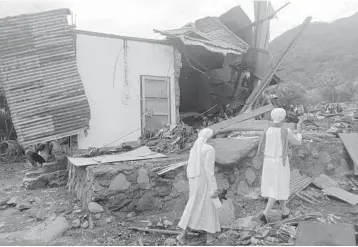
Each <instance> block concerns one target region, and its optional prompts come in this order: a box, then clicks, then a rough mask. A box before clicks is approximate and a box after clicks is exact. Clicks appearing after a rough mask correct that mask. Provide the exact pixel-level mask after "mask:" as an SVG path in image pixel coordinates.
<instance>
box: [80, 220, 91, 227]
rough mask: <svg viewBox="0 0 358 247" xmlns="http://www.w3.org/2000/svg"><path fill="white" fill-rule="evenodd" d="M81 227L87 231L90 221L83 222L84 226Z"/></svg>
mask: <svg viewBox="0 0 358 247" xmlns="http://www.w3.org/2000/svg"><path fill="white" fill-rule="evenodd" d="M81 227H82V228H83V229H87V228H88V227H89V223H88V221H87V220H86V221H85V222H83V223H82V225H81Z"/></svg>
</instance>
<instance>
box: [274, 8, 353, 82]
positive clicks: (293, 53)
mask: <svg viewBox="0 0 358 247" xmlns="http://www.w3.org/2000/svg"><path fill="white" fill-rule="evenodd" d="M357 27H358V13H356V14H354V15H353V16H350V17H348V18H343V19H339V20H336V21H334V22H332V23H318V22H313V23H310V24H309V25H308V27H307V28H306V29H305V31H304V32H303V34H302V36H301V37H300V39H299V40H298V42H297V43H296V45H295V46H294V48H293V49H291V50H290V52H289V54H288V55H287V57H286V59H285V61H284V62H283V64H282V66H281V68H283V70H282V71H280V72H279V73H278V74H279V76H281V78H282V79H283V80H286V81H288V80H292V81H295V82H299V83H301V84H302V85H305V86H307V88H308V89H310V88H315V85H314V83H313V81H314V76H315V74H316V73H318V72H322V71H323V70H324V69H325V68H335V69H337V70H339V71H341V73H342V75H343V76H344V77H345V78H346V79H347V80H350V81H353V80H356V79H357V78H358V31H357V30H358V29H357ZM298 29H299V28H298V27H296V28H293V29H291V30H289V31H287V32H285V33H283V34H282V35H281V36H279V37H277V38H276V39H274V40H273V41H272V42H271V43H270V51H271V52H272V53H273V55H274V57H275V58H277V57H278V56H279V55H280V54H281V53H282V52H283V51H284V49H285V48H286V47H287V46H288V44H289V43H290V42H291V40H292V39H293V38H294V36H295V35H296V33H297V32H298Z"/></svg>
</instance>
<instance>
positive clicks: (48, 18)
mask: <svg viewBox="0 0 358 247" xmlns="http://www.w3.org/2000/svg"><path fill="white" fill-rule="evenodd" d="M69 14H70V11H69V10H68V9H57V10H52V11H47V12H42V13H37V14H29V15H20V16H14V17H7V18H2V19H0V82H1V84H2V86H3V88H4V92H5V96H6V98H7V101H8V104H9V108H10V112H11V116H12V120H13V123H14V127H15V130H16V132H17V135H18V141H19V142H20V143H21V144H22V145H29V144H34V143H38V142H40V141H46V140H54V139H57V138H62V137H66V136H69V135H74V134H77V133H79V132H80V131H83V130H84V129H87V128H88V126H89V119H90V108H89V104H88V101H87V97H86V95H85V91H84V87H83V85H82V81H81V78H80V75H79V72H78V70H77V64H76V52H75V40H74V38H73V34H72V32H71V29H70V26H69V24H68V21H67V16H68V15H69Z"/></svg>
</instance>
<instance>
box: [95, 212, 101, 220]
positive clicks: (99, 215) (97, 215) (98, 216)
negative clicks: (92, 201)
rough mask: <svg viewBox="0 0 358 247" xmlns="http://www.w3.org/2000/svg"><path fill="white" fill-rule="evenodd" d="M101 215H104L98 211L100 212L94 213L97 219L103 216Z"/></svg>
mask: <svg viewBox="0 0 358 247" xmlns="http://www.w3.org/2000/svg"><path fill="white" fill-rule="evenodd" d="M101 216H102V215H101V213H98V214H95V215H94V217H95V219H97V220H99V219H100V218H101Z"/></svg>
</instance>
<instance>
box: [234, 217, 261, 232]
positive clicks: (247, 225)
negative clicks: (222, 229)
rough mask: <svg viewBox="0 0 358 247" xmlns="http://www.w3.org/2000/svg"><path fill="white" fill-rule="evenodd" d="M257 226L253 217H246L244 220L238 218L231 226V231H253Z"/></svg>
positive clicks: (257, 223)
mask: <svg viewBox="0 0 358 247" xmlns="http://www.w3.org/2000/svg"><path fill="white" fill-rule="evenodd" d="M258 225H259V222H258V221H256V220H254V216H248V217H245V218H239V219H237V220H235V221H234V222H233V223H232V224H231V226H230V227H231V228H232V229H240V230H241V229H244V230H250V231H251V230H253V229H254V228H255V227H257V226H258Z"/></svg>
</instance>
